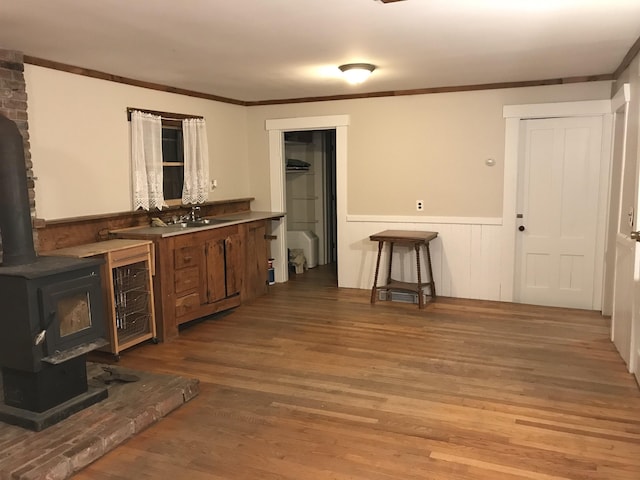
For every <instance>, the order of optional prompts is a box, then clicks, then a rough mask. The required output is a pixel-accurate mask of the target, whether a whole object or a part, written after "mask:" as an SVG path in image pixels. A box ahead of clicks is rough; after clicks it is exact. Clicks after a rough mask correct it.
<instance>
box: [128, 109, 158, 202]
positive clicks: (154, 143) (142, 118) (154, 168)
mask: <svg viewBox="0 0 640 480" xmlns="http://www.w3.org/2000/svg"><path fill="white" fill-rule="evenodd" d="M131 164H132V165H131V167H132V168H131V170H132V177H133V209H134V210H137V209H139V208H143V209H145V210H150V209H152V208H157V209H158V210H162V207H166V206H167V204H166V203H165V201H164V194H163V191H162V119H161V118H160V117H158V116H156V115H152V114H150V113H143V112H138V111H132V112H131Z"/></svg>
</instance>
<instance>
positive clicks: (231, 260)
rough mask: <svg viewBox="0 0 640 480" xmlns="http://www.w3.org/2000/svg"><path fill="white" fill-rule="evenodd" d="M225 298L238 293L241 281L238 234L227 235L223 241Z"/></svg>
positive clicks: (240, 249) (240, 256)
mask: <svg viewBox="0 0 640 480" xmlns="http://www.w3.org/2000/svg"><path fill="white" fill-rule="evenodd" d="M224 249H225V272H226V287H227V297H231V296H233V295H237V294H238V293H240V285H241V279H242V271H241V265H242V244H241V240H240V234H239V233H234V234H232V235H229V236H228V237H227V238H226V239H225V241H224Z"/></svg>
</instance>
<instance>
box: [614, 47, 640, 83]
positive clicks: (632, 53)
mask: <svg viewBox="0 0 640 480" xmlns="http://www.w3.org/2000/svg"><path fill="white" fill-rule="evenodd" d="M639 53H640V37H638V39H637V40H636V43H634V44H633V45H632V46H631V48H630V49H629V51H628V52H627V54H626V55H625V56H624V58H623V59H622V62H620V65H619V66H618V68H616V71H615V72H613V79H614V80H617V79H618V78H620V75H622V72H624V71H625V70H626V69H627V68H628V67H629V65H631V62H632V61H633V59H634V58H636V55H638V54H639Z"/></svg>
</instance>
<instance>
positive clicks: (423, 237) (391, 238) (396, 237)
mask: <svg viewBox="0 0 640 480" xmlns="http://www.w3.org/2000/svg"><path fill="white" fill-rule="evenodd" d="M437 236H438V232H425V231H414V230H385V231H384V232H379V233H376V234H374V235H370V236H369V240H372V241H374V242H393V243H413V244H415V243H429V242H430V241H431V240H433V239H434V238H436V237H437Z"/></svg>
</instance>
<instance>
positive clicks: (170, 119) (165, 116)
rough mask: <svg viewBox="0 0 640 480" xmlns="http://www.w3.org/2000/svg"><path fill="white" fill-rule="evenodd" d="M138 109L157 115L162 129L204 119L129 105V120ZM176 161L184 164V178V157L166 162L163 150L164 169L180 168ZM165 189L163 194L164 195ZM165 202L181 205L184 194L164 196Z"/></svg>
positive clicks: (180, 128)
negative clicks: (187, 121) (183, 122)
mask: <svg viewBox="0 0 640 480" xmlns="http://www.w3.org/2000/svg"><path fill="white" fill-rule="evenodd" d="M133 111H138V112H142V113H150V114H152V115H157V116H159V117H160V118H161V120H162V130H164V129H165V128H167V129H175V130H182V121H183V120H187V119H200V120H204V117H203V116H201V115H190V114H185V113H173V112H162V111H159V110H149V109H147V108H135V107H127V121H129V122H130V121H131V112H133ZM176 163H181V164H182V171H183V178H184V158H183V161H182V162H165V161H164V150H163V151H162V169H163V171H164V168H165V167H176V168H180V165H177V164H176ZM164 195H165V194H164V191H163V196H164ZM164 201H165V203H166V204H167V205H168V206H181V205H183V203H182V195H180V197H179V198H170V199H168V198H166V197H165V198H164Z"/></svg>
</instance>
